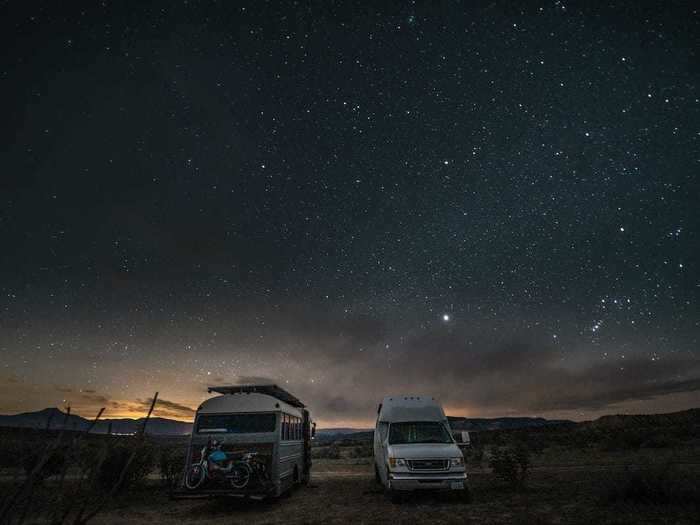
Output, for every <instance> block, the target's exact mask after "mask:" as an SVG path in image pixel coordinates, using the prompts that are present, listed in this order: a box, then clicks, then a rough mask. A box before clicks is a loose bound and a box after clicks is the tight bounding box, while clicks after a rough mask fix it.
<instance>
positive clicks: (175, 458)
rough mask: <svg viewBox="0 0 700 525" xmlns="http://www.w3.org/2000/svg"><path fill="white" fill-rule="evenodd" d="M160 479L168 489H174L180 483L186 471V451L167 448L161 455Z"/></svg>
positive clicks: (179, 448) (180, 448) (178, 448)
mask: <svg viewBox="0 0 700 525" xmlns="http://www.w3.org/2000/svg"><path fill="white" fill-rule="evenodd" d="M159 467H160V479H161V481H162V483H163V485H165V486H166V487H167V488H169V489H174V488H175V487H177V486H178V484H179V483H180V480H181V479H182V474H183V471H184V469H185V449H184V448H182V447H166V448H163V450H161V453H160V461H159Z"/></svg>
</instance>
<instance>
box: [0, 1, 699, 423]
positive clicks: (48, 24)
mask: <svg viewBox="0 0 700 525" xmlns="http://www.w3.org/2000/svg"><path fill="white" fill-rule="evenodd" d="M699 17H700V12H699V11H698V9H697V6H695V7H693V3H692V2H686V1H669V2H654V3H647V2H639V1H616V2H613V3H604V2H568V1H542V2H522V3H521V4H518V3H516V2H511V1H499V0H495V1H489V2H466V1H465V2H459V1H449V2H447V1H445V2H429V3H428V2H426V3H423V2H366V3H362V2H339V1H314V2H303V1H301V0H300V1H295V2H286V1H279V2H277V1H274V2H273V1H269V2H263V1H257V0H256V1H249V2H224V1H218V2H217V1H206V2H205V1H194V0H190V1H185V2H147V1H143V2H124V3H122V2H108V1H103V2H94V1H91V2H80V1H76V2H48V1H35V0H24V1H21V2H20V1H14V0H10V1H7V0H6V1H3V2H0V40H1V44H2V46H1V48H2V50H3V52H2V61H1V62H0V89H1V90H2V97H0V112H1V114H2V115H3V117H2V126H0V131H1V133H2V137H1V138H2V141H1V142H0V167H1V168H0V169H1V170H2V175H0V202H1V204H2V205H1V206H0V247H1V248H0V412H2V413H16V412H21V411H26V410H36V409H41V408H44V407H47V406H59V407H64V406H67V405H70V406H71V407H73V410H74V411H75V412H78V413H80V414H83V415H86V416H89V415H93V414H94V413H96V411H97V409H98V408H99V407H102V406H104V407H106V408H107V413H106V415H107V416H112V417H117V416H138V415H141V414H142V413H143V412H144V411H145V408H144V405H146V404H147V403H148V400H149V397H150V396H152V395H153V393H154V392H155V391H159V392H160V397H161V399H162V400H163V401H162V403H161V404H160V405H159V410H158V412H157V413H158V414H160V415H164V416H167V417H176V418H180V419H188V418H191V417H192V414H193V412H192V409H193V408H196V407H197V406H198V404H199V403H200V402H201V401H202V400H203V399H205V398H206V397H207V394H206V386H207V385H214V384H232V383H246V382H257V381H262V382H270V381H274V382H276V383H278V384H280V385H282V386H284V387H286V388H288V389H289V390H290V391H291V392H293V393H295V394H296V395H298V397H300V398H301V399H302V400H304V401H305V402H307V403H308V404H309V405H310V407H311V410H312V412H313V415H314V416H315V418H316V419H317V420H318V421H319V423H320V424H321V425H322V426H323V425H325V426H331V425H358V426H360V425H370V424H371V423H372V421H373V418H374V415H375V410H376V404H377V402H378V400H379V399H380V398H381V397H382V396H384V395H387V394H392V393H423V394H430V395H434V396H435V397H437V398H439V399H440V400H441V401H442V402H443V403H444V405H445V407H446V409H447V411H448V413H451V414H454V415H467V416H487V417H488V416H503V415H539V416H546V417H569V418H573V419H579V420H580V419H590V418H593V417H597V416H598V415H601V414H605V413H620V412H628V413H638V412H661V411H672V410H680V409H684V408H689V407H693V406H699V405H700V345H699V339H700V309H699V308H698V299H700V272H699V271H698V263H699V262H700V261H698V254H700V242H699V238H698V226H699V222H700V221H699V219H700V212H699V208H698V203H699V197H700V191H699V190H700V187H699V184H698V177H697V174H698V171H699V168H700V147H699V146H700V93H699V92H698V80H699V73H700V67H699V64H700V62H699V61H698V56H697V55H698V53H697V51H698V46H697V43H698V41H699V38H698V37H699V36H700V19H699Z"/></svg>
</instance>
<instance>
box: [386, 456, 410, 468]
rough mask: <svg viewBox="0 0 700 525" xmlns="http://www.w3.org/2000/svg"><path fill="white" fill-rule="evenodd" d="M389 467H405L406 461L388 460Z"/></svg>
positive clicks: (398, 459)
mask: <svg viewBox="0 0 700 525" xmlns="http://www.w3.org/2000/svg"><path fill="white" fill-rule="evenodd" d="M389 466H390V467H391V468H395V467H405V466H406V460H405V459H401V458H389Z"/></svg>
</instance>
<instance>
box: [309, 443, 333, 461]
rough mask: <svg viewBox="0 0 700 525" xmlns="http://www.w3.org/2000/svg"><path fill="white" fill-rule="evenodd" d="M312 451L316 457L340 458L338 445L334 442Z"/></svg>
mask: <svg viewBox="0 0 700 525" xmlns="http://www.w3.org/2000/svg"><path fill="white" fill-rule="evenodd" d="M313 452H314V454H313V457H315V458H316V459H340V447H339V446H338V445H337V444H335V443H333V444H331V445H328V446H327V447H319V448H317V449H314V450H313Z"/></svg>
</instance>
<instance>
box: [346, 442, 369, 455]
mask: <svg viewBox="0 0 700 525" xmlns="http://www.w3.org/2000/svg"><path fill="white" fill-rule="evenodd" d="M372 454H374V451H373V450H372V444H371V443H369V444H363V445H357V446H355V447H353V448H352V450H351V451H350V457H351V458H354V459H360V458H370V457H372Z"/></svg>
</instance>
